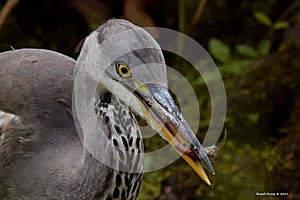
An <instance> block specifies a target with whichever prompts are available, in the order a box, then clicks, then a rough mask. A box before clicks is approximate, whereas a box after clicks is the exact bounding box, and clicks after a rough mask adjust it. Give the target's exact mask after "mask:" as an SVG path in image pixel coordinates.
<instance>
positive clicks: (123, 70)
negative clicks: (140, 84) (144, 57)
mask: <svg viewBox="0 0 300 200" xmlns="http://www.w3.org/2000/svg"><path fill="white" fill-rule="evenodd" d="M117 72H118V74H119V75H120V76H121V77H124V78H129V77H131V71H130V68H129V67H128V65H126V64H123V63H118V64H117Z"/></svg>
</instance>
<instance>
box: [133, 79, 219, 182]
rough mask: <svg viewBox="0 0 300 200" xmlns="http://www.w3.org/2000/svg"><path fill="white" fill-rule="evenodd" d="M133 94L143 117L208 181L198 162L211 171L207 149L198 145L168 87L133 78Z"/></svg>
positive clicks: (212, 171)
mask: <svg viewBox="0 0 300 200" xmlns="http://www.w3.org/2000/svg"><path fill="white" fill-rule="evenodd" d="M134 88H135V91H132V92H133V93H134V95H135V96H136V97H137V98H138V99H139V101H140V103H141V107H142V112H143V117H144V118H145V119H146V120H147V122H148V124H149V125H150V126H152V128H153V129H154V130H156V131H158V132H159V133H160V135H161V136H162V137H163V138H164V139H165V140H166V141H168V142H169V143H170V144H171V145H172V146H173V147H174V148H175V149H176V150H177V152H179V153H180V154H181V156H182V158H183V159H184V160H185V161H186V162H187V163H188V164H189V165H190V166H191V167H192V168H193V169H194V170H195V172H196V173H197V174H198V175H199V176H200V177H201V178H202V179H203V180H204V181H205V182H206V183H207V184H208V185H211V183H210V181H209V179H208V177H207V175H206V173H205V171H204V169H203V167H202V166H201V164H200V163H201V162H202V163H204V165H205V166H206V167H207V169H208V171H209V172H210V173H211V174H213V175H214V174H215V171H214V169H213V166H212V164H211V162H210V160H209V158H208V155H207V154H208V153H209V152H208V150H206V149H205V148H203V147H202V145H201V144H200V142H199V140H198V139H197V138H196V136H195V134H194V133H193V131H192V129H191V128H190V126H189V125H188V123H187V122H186V120H185V119H184V117H183V115H182V114H181V113H180V111H179V110H178V108H177V106H176V105H175V103H174V100H173V98H172V97H171V95H170V93H169V91H168V88H166V87H163V86H157V85H144V84H142V83H139V82H135V86H134Z"/></svg>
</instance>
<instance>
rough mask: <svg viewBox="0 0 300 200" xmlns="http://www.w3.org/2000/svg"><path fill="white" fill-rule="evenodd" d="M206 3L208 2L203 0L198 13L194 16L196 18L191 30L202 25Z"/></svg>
mask: <svg viewBox="0 0 300 200" xmlns="http://www.w3.org/2000/svg"><path fill="white" fill-rule="evenodd" d="M206 2H207V0H201V1H200V2H199V5H198V8H197V11H196V13H195V15H194V18H193V21H192V24H191V29H193V28H195V27H196V26H197V25H198V24H199V23H200V21H201V16H202V14H203V10H204V7H205V5H206Z"/></svg>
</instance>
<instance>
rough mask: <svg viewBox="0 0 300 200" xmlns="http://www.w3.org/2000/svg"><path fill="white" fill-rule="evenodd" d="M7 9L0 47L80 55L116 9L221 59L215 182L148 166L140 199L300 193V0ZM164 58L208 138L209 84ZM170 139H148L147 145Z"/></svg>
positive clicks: (113, 2)
mask: <svg viewBox="0 0 300 200" xmlns="http://www.w3.org/2000/svg"><path fill="white" fill-rule="evenodd" d="M0 13H1V14H0V52H2V51H7V50H10V49H11V48H14V49H19V48H28V47H34V48H45V49H51V50H55V51H58V52H61V53H64V54H66V55H68V56H71V57H73V58H76V56H77V54H76V53H74V50H75V47H76V46H77V44H78V43H79V42H80V41H81V40H82V39H83V38H84V37H85V36H87V35H88V34H89V33H90V32H91V31H92V30H94V29H95V28H97V27H98V26H99V25H101V24H102V23H104V22H105V21H106V20H107V19H110V18H114V17H115V18H125V19H127V20H129V21H132V22H134V23H136V24H137V25H139V26H160V27H165V28H171V29H174V30H178V31H180V32H183V33H185V34H187V35H189V36H190V37H192V38H193V39H195V40H196V41H198V42H199V43H200V44H201V45H202V46H203V47H204V48H205V49H206V50H207V51H208V52H209V53H210V54H211V56H212V57H213V58H214V60H215V62H216V64H217V65H218V67H219V70H220V72H221V74H222V77H223V80H224V84H225V87H226V92H227V101H228V104H227V106H228V107H227V118H226V123H225V128H226V130H227V133H228V138H227V141H226V144H225V146H224V147H223V148H222V149H221V151H220V152H219V154H218V156H217V157H216V158H214V159H213V165H214V167H215V170H216V175H215V176H210V179H211V180H212V182H213V187H209V186H207V185H206V184H205V183H204V182H203V181H201V180H200V178H199V177H198V176H197V175H196V174H195V172H193V171H192V169H191V168H190V167H189V166H188V165H187V164H186V163H185V162H184V161H182V160H178V161H176V162H175V163H174V164H172V165H171V166H168V167H166V168H164V169H162V170H159V171H156V172H151V173H146V174H145V175H144V181H143V184H142V190H141V192H140V196H139V199H149V200H150V199H157V200H158V199H160V200H163V199H171V200H184V199H188V200H190V199H241V200H243V199H300V184H299V183H300V173H299V169H300V154H299V153H300V152H299V149H300V146H299V143H300V129H299V127H300V1H299V0H294V1H291V0H286V1H276V0H265V1H259V0H252V1H238V0H226V1H225V0H220V1H206V0H165V1H159V0H144V1H141V0H125V1H123V0H110V1H109V0H86V1H80V0H68V1H67V0H51V1H50V0H46V1H40V0H26V1H25V0H21V1H17V0H8V1H5V0H0ZM166 61H167V63H168V65H170V66H172V67H174V68H175V69H177V70H179V71H181V73H182V74H184V75H185V76H186V78H188V79H189V81H190V83H191V84H192V86H193V88H194V89H195V91H196V93H197V95H198V100H199V106H200V109H201V118H202V119H201V124H200V126H199V131H198V135H197V136H198V137H199V138H200V139H201V138H203V134H204V133H205V131H206V130H207V127H208V124H209V119H210V100H209V95H208V92H207V88H206V87H205V84H204V83H203V81H202V79H201V78H200V76H199V74H196V75H195V73H194V71H192V70H189V69H190V67H189V65H188V64H187V63H186V62H184V61H181V60H180V59H178V58H176V57H175V56H174V55H167V54H166ZM181 106H188V105H181ZM191 110H192V109H191ZM162 143H163V142H162V140H161V138H160V137H158V136H155V137H154V138H152V139H147V140H146V144H145V145H146V150H148V151H151V149H157V148H158V147H159V146H160V145H162ZM257 192H276V193H277V192H279V193H281V192H284V193H288V195H287V196H277V197H270V196H257V195H256V193H257Z"/></svg>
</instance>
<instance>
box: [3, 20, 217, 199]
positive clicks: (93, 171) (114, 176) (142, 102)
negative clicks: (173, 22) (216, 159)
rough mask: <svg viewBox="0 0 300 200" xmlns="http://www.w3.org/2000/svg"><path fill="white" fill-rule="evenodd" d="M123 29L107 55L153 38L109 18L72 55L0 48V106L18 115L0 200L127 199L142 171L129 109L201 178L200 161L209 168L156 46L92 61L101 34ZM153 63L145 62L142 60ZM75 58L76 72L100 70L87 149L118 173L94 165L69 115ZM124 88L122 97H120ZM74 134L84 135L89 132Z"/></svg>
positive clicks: (8, 136) (8, 135) (6, 149)
mask: <svg viewBox="0 0 300 200" xmlns="http://www.w3.org/2000/svg"><path fill="white" fill-rule="evenodd" d="M126 31H131V33H132V35H131V36H130V37H128V38H126V40H127V41H124V40H120V39H118V38H117V39H116V38H115V39H113V40H111V41H110V43H109V48H112V50H113V51H108V52H109V53H111V54H113V53H114V50H116V51H117V49H118V47H125V48H126V47H127V46H126V45H129V44H132V45H134V44H142V45H144V44H145V46H147V45H148V43H151V44H152V43H153V44H154V45H157V44H156V43H155V42H154V40H153V38H152V37H151V36H150V35H149V34H148V33H147V32H146V31H144V30H142V29H140V28H139V27H137V26H135V25H133V24H132V23H130V22H128V21H125V20H121V19H113V20H109V21H108V22H106V23H105V24H104V25H102V26H100V27H99V28H98V29H97V30H96V31H94V32H92V33H91V34H90V35H89V36H88V37H87V38H86V40H85V42H84V45H83V47H82V50H81V53H80V56H79V58H78V61H77V62H75V60H73V59H72V58H69V57H67V56H64V55H62V54H59V53H56V52H53V51H49V50H42V49H21V50H12V51H8V52H4V53H1V54H0V109H1V110H3V111H5V112H8V113H12V114H15V115H17V116H19V119H20V122H18V123H16V125H12V126H10V127H9V128H8V129H7V130H6V131H4V132H3V135H2V136H1V138H2V139H1V144H0V145H1V146H0V170H1V171H0V198H1V199H136V197H137V195H138V191H139V186H140V183H141V180H142V169H143V161H142V154H137V153H140V152H143V141H142V139H141V136H140V131H139V128H138V125H137V122H136V120H135V117H134V115H133V114H132V113H133V112H136V113H137V114H139V115H141V117H143V118H145V119H146V120H147V122H148V123H149V124H150V125H151V127H152V128H153V129H155V130H156V131H158V132H160V134H161V135H162V136H163V137H164V138H165V139H166V140H167V141H168V142H170V143H171V144H172V146H174V147H175V148H176V149H177V150H178V151H179V152H181V153H183V154H182V157H183V158H184V159H185V160H186V161H187V162H188V163H189V164H190V165H191V166H192V168H193V169H194V170H195V171H196V172H197V173H198V174H199V175H200V176H201V177H202V178H203V179H204V180H205V181H206V182H207V183H208V184H210V183H209V180H208V178H207V176H206V174H205V172H204V170H203V168H202V167H201V165H200V164H199V161H202V162H203V163H205V165H206V166H207V168H208V170H209V171H210V172H211V173H212V174H214V170H213V167H212V165H211V163H210V161H209V159H208V157H207V152H206V150H205V148H203V147H202V146H201V145H200V143H199V141H198V140H197V138H196V137H195V135H194V134H193V132H192V130H191V129H190V128H189V126H188V124H187V122H186V121H185V119H184V118H183V116H182V114H181V113H180V112H179V111H178V109H177V107H176V105H175V103H174V101H173V100H172V97H171V95H170V94H169V92H168V88H167V75H166V67H165V63H164V58H163V54H162V52H161V50H160V49H159V48H156V49H153V48H143V49H138V50H134V51H129V52H127V53H124V54H123V55H121V56H119V57H117V58H116V59H114V60H113V62H112V63H110V64H109V65H108V66H101V65H100V64H99V62H98V61H99V59H105V58H103V51H105V50H103V49H101V48H103V47H101V45H102V44H103V43H104V42H105V40H107V39H109V38H111V37H112V36H115V35H117V34H119V33H123V32H126ZM157 46H158V45H157ZM153 63H154V64H155V67H154V68H152V67H151V66H147V65H148V64H153ZM75 65H76V68H77V69H79V71H80V69H82V68H83V69H86V68H88V67H93V68H96V69H100V71H101V72H103V74H102V75H101V78H100V79H99V80H98V82H97V90H96V94H94V96H95V99H94V102H92V104H93V105H94V106H93V108H92V109H94V111H95V112H94V114H95V115H96V116H97V120H98V123H99V125H100V127H101V130H102V131H103V132H104V133H103V134H102V136H103V137H101V138H100V140H99V141H98V140H96V141H94V142H96V143H97V144H99V145H98V146H97V152H96V154H97V153H99V154H100V155H106V156H108V157H109V158H110V159H111V160H113V161H114V162H117V163H118V165H117V166H118V167H120V165H124V166H126V170H124V171H122V170H121V169H114V168H111V167H109V166H107V165H106V164H103V163H102V162H100V161H99V159H97V158H96V157H95V156H94V155H92V154H91V153H90V151H89V150H87V148H86V146H84V145H83V142H82V140H81V139H80V137H79V136H78V131H77V130H76V126H75V123H74V119H73V115H72V92H73V87H74V76H73V75H74V66H75ZM142 65H143V66H144V68H143V67H141V66H142ZM145 66H147V67H145ZM75 71H76V70H75ZM75 73H79V72H78V71H77V72H75ZM94 75H95V74H94ZM97 75H98V74H96V76H97ZM99 76H100V75H99ZM117 86H118V89H115V88H116V87H117ZM84 87H88V86H84ZM84 92H85V91H83V95H84ZM129 94H130V95H131V96H132V100H131V102H128V101H126V95H129ZM73 107H74V106H73ZM150 110H151V111H150ZM150 112H151V113H150ZM83 136H84V138H83V140H84V141H88V140H89V138H88V137H92V136H91V134H86V135H83Z"/></svg>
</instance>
